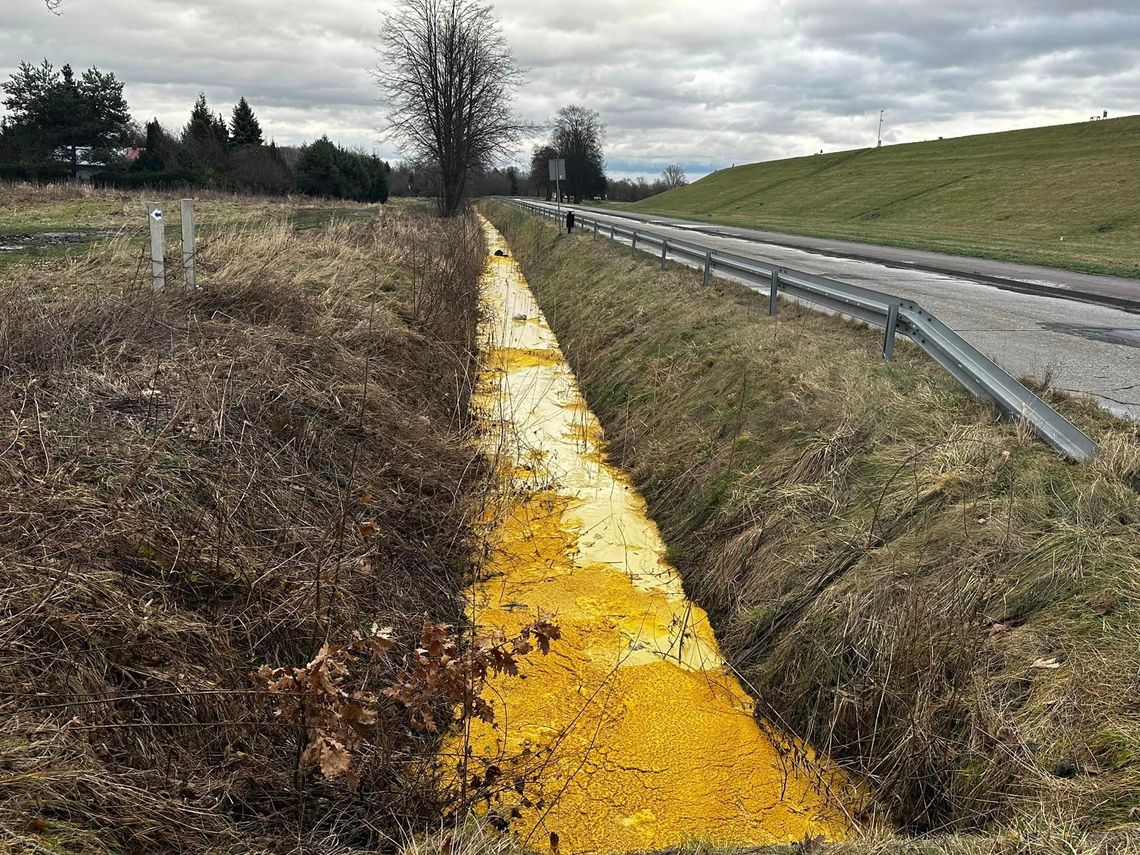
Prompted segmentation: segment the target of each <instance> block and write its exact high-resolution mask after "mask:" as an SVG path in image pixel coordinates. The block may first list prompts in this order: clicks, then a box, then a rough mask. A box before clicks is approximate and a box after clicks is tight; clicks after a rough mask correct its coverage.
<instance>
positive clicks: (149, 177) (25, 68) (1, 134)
mask: <svg viewBox="0 0 1140 855" xmlns="http://www.w3.org/2000/svg"><path fill="white" fill-rule="evenodd" d="M0 89H2V90H3V92H4V101H3V103H4V106H5V107H6V108H7V110H8V115H7V116H6V117H5V118H4V119H2V120H0V178H9V179H26V180H35V181H45V180H61V179H72V180H75V179H77V178H79V177H80V176H81V175H83V176H84V177H89V178H90V179H91V180H92V181H93V182H95V183H97V184H100V185H104V186H116V187H128V188H135V187H169V186H191V187H214V188H218V189H225V190H234V191H243V192H255V193H276V194H286V193H295V192H301V193H307V194H310V195H317V196H332V197H337V198H344V199H353V200H356V201H361V202H383V201H385V200H387V198H388V174H389V172H390V167H389V165H388V164H387V163H386V162H384V161H382V160H380V159H379V158H378V157H376V156H375V155H372V154H369V153H366V152H363V151H357V150H350V149H346V148H344V147H342V146H338V145H336V144H334V143H333V142H332V141H331V140H329V139H328V137H327V136H324V137H321V138H320V139H318V140H316V141H315V142H312V143H308V144H307V145H304V146H301V147H300V148H289V147H284V146H281V147H279V146H277V145H276V144H275V143H274V142H272V141H270V142H269V143H268V144H266V142H265V138H264V133H263V131H262V128H261V123H260V122H259V121H258V119H257V116H256V114H255V113H254V111H253V108H252V107H250V105H249V103H248V102H247V101H246V99H245V98H244V97H242V98H240V99H239V100H238V103H237V104H235V105H234V107H233V109H232V111H231V113H230V118H229V120H228V121H227V120H226V119H225V118H224V117H223V116H222V115H221V114H215V113H214V112H213V111H212V110H211V109H210V106H209V104H208V103H207V101H206V96H205V95H204V94H203V95H199V97H198V100H197V101H196V102H195V104H194V106H193V107H192V109H191V111H190V117H189V120H188V122H187V123H186V125H185V126H184V127H183V128H181V129H180V130H179V131H177V132H171V131H169V130H167V129H166V128H163V127H162V125H161V124H160V123H159V122H158V120H157V119H153V120H151V121H149V122H147V123H146V125H145V128H140V127H139V126H138V125H137V124H136V123H135V122H134V121H133V119H132V118H131V114H130V111H129V109H128V107H127V102H126V100H125V99H124V97H123V83H122V82H121V81H119V80H118V79H117V78H116V77H115V75H114V74H113V73H107V72H103V71H100V70H99V69H98V68H89V69H87V71H85V72H83V73H82V74H81V75H76V74H75V72H74V71H73V70H72V68H71V66H70V65H65V66H63V68H61V69H56V68H55V67H54V66H53V65H52V64H51V63H50V62H48V61H47V60H46V59H45V60H44V61H43V62H42V63H41V64H39V65H32V64H30V63H26V62H25V63H21V64H20V67H19V69H18V70H17V71H16V72H15V73H14V74H13V75H12V77H11V78H10V79H9V80H8V81H7V82H6V83H4V84H3V86H2V87H0Z"/></svg>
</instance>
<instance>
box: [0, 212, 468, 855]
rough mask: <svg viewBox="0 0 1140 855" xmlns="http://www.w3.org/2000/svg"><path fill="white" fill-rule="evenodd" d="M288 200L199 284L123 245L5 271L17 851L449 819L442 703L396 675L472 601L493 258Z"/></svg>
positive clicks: (459, 232)
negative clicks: (186, 283) (431, 722)
mask: <svg viewBox="0 0 1140 855" xmlns="http://www.w3.org/2000/svg"><path fill="white" fill-rule="evenodd" d="M244 204H246V203H245V202H244V201H243V200H241V199H236V198H235V199H234V200H233V202H232V206H233V208H235V209H236V208H240V206H242V205H244ZM248 204H249V206H250V213H251V216H252V213H253V212H255V211H261V210H264V203H262V202H258V201H250V202H249V203H248ZM280 213H281V214H282V216H280V217H277V218H275V219H273V220H271V221H270V222H268V223H265V222H264V221H263V220H262V221H259V222H255V223H252V224H251V225H250V227H247V228H244V229H231V230H227V231H225V232H224V233H222V234H220V235H219V236H218V237H217V238H216V239H215V240H213V241H212V242H211V243H210V246H209V247H208V249H207V250H206V251H203V252H202V254H201V257H200V259H199V262H200V265H199V270H200V273H199V282H200V284H201V287H200V288H199V289H195V290H185V289H183V288H182V287H181V286H180V285H179V284H176V283H175V282H174V281H172V282H171V283H170V285H169V287H168V289H167V291H166V292H165V293H164V294H161V295H155V294H153V293H152V292H151V289H150V284H149V273H148V272H146V271H141V270H140V269H139V265H138V257H139V244H138V242H137V241H136V242H132V239H131V238H130V236H125V237H120V238H115V239H112V240H110V241H107V242H105V243H101V244H100V245H99V246H97V247H96V248H95V249H93V250H92V251H91V252H90V253H85V254H84V255H83V256H82V257H75V258H71V259H66V260H64V261H63V262H62V263H61V264H60V265H57V266H52V267H51V268H50V269H46V268H44V267H43V266H42V265H24V266H13V267H9V268H6V270H5V271H4V275H3V277H2V278H0V319H2V320H0V409H2V411H3V412H4V413H5V414H6V416H5V425H4V427H3V428H0V639H3V643H2V644H0V651H2V653H0V661H2V662H3V665H4V668H3V676H2V677H0V786H2V789H3V793H4V798H3V799H2V800H0V849H5V847H6V846H10V847H12V848H13V851H29V852H33V851H34V852H47V851H50V852H69V853H91V855H95V853H107V852H121V853H137V852H219V853H220V852H300V851H303V852H310V853H317V854H318V855H320V854H321V853H324V855H330V853H344V852H350V851H352V852H359V851H377V850H380V851H390V850H392V849H394V848H395V846H396V845H398V842H399V841H401V840H403V839H404V838H405V837H406V835H408V834H409V833H411V830H415V829H424V828H427V827H431V826H433V825H435V824H437V823H438V821H439V816H440V815H441V813H442V812H444V811H446V810H448V809H449V802H448V798H449V795H448V794H447V793H445V792H442V791H441V788H440V787H439V786H438V781H437V779H436V777H435V775H434V774H433V767H434V764H435V759H434V757H435V751H436V742H437V738H436V737H435V736H433V735H432V734H430V733H425V732H424V730H425V728H424V727H422V726H420V727H417V726H416V722H415V721H414V715H412V714H411V712H412V710H411V706H410V705H411V704H413V703H415V704H418V707H416V708H415V709H416V710H418V711H419V713H420V715H421V717H422V716H423V715H424V709H425V708H426V707H427V706H429V705H430V706H432V707H433V709H434V711H435V713H436V714H437V715H440V716H442V717H443V718H446V717H447V716H448V715H449V710H450V709H451V704H450V702H449V701H447V700H441V699H440V698H439V697H437V696H432V695H430V694H428V693H423V692H421V693H409V692H407V691H404V690H403V688H402V687H401V686H400V685H399V684H398V682H397V681H398V680H399V679H400V678H399V676H398V674H399V673H400V672H401V670H406V669H402V668H401V657H402V656H403V655H405V654H406V653H407V652H408V651H412V650H415V649H416V648H417V647H418V645H419V642H420V638H421V631H422V630H423V629H424V623H425V621H428V622H433V623H447V624H452V625H455V624H458V623H461V622H462V615H463V603H462V597H461V591H462V589H463V585H464V582H465V578H466V574H467V573H468V572H469V570H470V567H471V563H472V556H471V552H472V550H473V548H474V547H473V543H472V530H471V527H470V525H469V522H470V518H471V517H472V516H473V515H474V514H477V512H478V511H477V508H476V504H477V501H478V499H479V495H480V491H481V489H482V485H483V482H484V478H483V476H484V475H485V468H484V466H483V464H482V462H481V458H480V456H479V454H478V452H477V450H476V449H475V447H474V445H473V444H472V443H470V442H469V441H468V436H467V431H468V426H467V411H468V401H469V397H470V394H471V391H472V387H473V383H474V376H475V370H476V343H475V331H476V321H477V288H478V281H479V277H480V275H481V273H482V271H483V266H484V259H485V254H486V247H485V245H484V243H483V240H482V235H481V233H480V232H479V230H478V228H477V226H476V224H475V223H474V221H473V219H471V218H456V219H453V220H449V221H441V220H439V219H438V218H436V217H434V216H430V215H428V214H426V213H423V212H420V211H418V210H417V209H415V208H412V207H405V208H397V209H386V210H385V211H384V212H383V213H382V214H381V213H380V211H379V209H373V216H372V217H371V218H370V219H369V221H367V222H361V221H356V222H353V223H343V222H340V223H337V222H327V223H324V224H323V225H321V226H320V227H314V228H311V229H306V230H303V231H297V230H295V229H294V228H293V227H292V225H291V223H290V222H289V220H288V219H287V216H288V214H289V211H288V209H283V210H281V211H280ZM207 218H208V215H207ZM207 225H209V223H208V224H207ZM393 686H395V688H397V689H400V690H401V691H400V692H399V694H398V695H397V696H395V697H389V696H388V695H386V694H385V692H384V689H385V688H391V687H393ZM399 700H403V701H404V703H400V702H398V701H399ZM394 841H395V842H394ZM5 851H7V850H6V849H5Z"/></svg>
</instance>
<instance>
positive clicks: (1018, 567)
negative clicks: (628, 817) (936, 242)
mask: <svg viewBox="0 0 1140 855" xmlns="http://www.w3.org/2000/svg"><path fill="white" fill-rule="evenodd" d="M485 213H487V215H488V216H489V217H490V219H491V220H492V221H493V222H494V224H495V225H496V226H497V227H498V228H499V229H500V231H502V232H503V233H504V234H505V236H506V237H507V239H508V241H509V243H510V245H511V247H512V249H513V251H514V254H515V256H516V258H517V259H518V261H519V262H520V264H521V265H522V268H523V272H524V273H525V275H526V276H527V279H528V280H529V282H530V284H531V287H532V288H533V290H534V292H535V294H536V296H537V299H538V302H539V304H540V306H541V308H542V309H543V311H544V313H545V315H546V318H547V320H548V321H549V323H550V325H551V327H552V328H553V330H554V332H555V334H556V335H557V336H558V339H559V341H560V343H561V345H562V348H563V350H564V352H565V353H566V356H567V358H568V361H569V363H570V365H571V366H572V367H573V369H574V371H575V374H576V375H577V377H578V380H579V382H580V384H581V386H582V389H583V391H584V394H585V397H586V399H587V402H588V403H589V405H590V407H591V409H592V410H593V411H594V412H595V413H596V414H597V416H598V417H599V419H600V420H601V423H602V426H603V428H604V430H605V435H606V450H607V453H608V455H609V456H610V458H611V459H612V460H614V461H615V462H616V463H618V464H619V465H621V466H622V467H623V468H624V469H625V470H626V471H628V472H630V473H631V475H632V480H633V482H634V484H635V485H636V486H637V487H638V488H639V489H640V490H641V491H642V493H643V495H644V496H645V498H646V501H647V503H648V507H649V511H650V513H651V516H652V517H653V519H654V520H655V522H656V523H657V525H658V526H659V527H660V529H661V532H662V535H663V537H664V540H665V542H666V544H668V547H669V550H670V558H671V559H672V560H673V563H674V564H675V565H676V566H677V567H678V569H679V570H680V572H681V574H682V577H683V580H684V586H685V590H686V593H687V594H688V595H689V596H690V597H691V598H692V599H693V600H694V601H695V602H696V603H697V604H698V605H700V606H701V607H703V608H704V609H706V610H707V612H708V613H709V616H710V619H711V621H712V625H713V627H714V629H715V630H716V633H717V637H718V639H719V640H720V643H721V648H722V650H723V652H724V653H725V655H726V656H727V658H728V660H729V661H730V663H731V664H732V665H733V666H734V667H735V668H736V669H737V670H738V671H739V673H740V674H741V675H742V677H743V678H744V682H745V684H746V685H747V686H749V688H750V691H751V692H752V694H753V697H754V699H755V701H756V706H757V710H758V712H759V713H760V714H761V715H763V716H766V717H767V718H769V719H771V720H772V721H774V722H777V723H779V724H780V725H781V726H783V727H785V728H786V729H788V730H789V731H790V732H792V733H793V734H795V735H796V736H797V737H799V738H801V739H803V740H805V741H806V742H809V743H810V744H812V745H814V746H815V747H816V748H817V749H818V750H819V751H821V752H823V753H825V754H827V755H829V756H831V757H833V758H835V759H837V760H838V761H839V762H840V763H841V764H842V765H844V766H845V767H846V768H847V769H848V770H849V771H851V772H852V773H854V774H856V775H857V776H859V777H860V778H862V779H864V780H866V781H867V782H868V783H869V784H870V786H871V787H872V788H873V789H874V791H875V793H876V796H877V801H878V804H879V806H880V807H881V809H882V810H883V811H884V812H885V813H886V815H887V817H888V818H889V819H890V821H891V822H892V823H894V824H896V825H897V826H899V827H901V828H903V829H905V830H907V831H910V832H915V833H924V834H925V833H932V832H948V831H965V832H985V833H993V834H996V835H1001V834H1002V833H1003V832H1006V831H1008V830H1009V829H1011V828H1015V827H1016V828H1017V829H1018V832H1017V833H1018V834H1021V835H1025V834H1029V835H1037V836H1038V837H1039V838H1041V839H1042V840H1044V839H1047V838H1048V839H1052V838H1051V836H1057V835H1061V836H1065V835H1076V836H1077V837H1081V836H1083V835H1086V834H1094V835H1099V834H1102V833H1104V834H1107V833H1112V834H1126V835H1127V834H1129V833H1130V830H1131V831H1134V830H1135V828H1136V823H1137V822H1138V820H1140V816H1138V815H1137V812H1138V811H1137V807H1138V806H1137V799H1136V795H1135V793H1136V792H1137V791H1138V789H1137V787H1138V786H1140V764H1138V761H1140V705H1137V704H1136V703H1135V698H1136V696H1137V691H1138V689H1140V676H1138V675H1140V646H1138V645H1137V643H1136V638H1137V635H1138V633H1140V619H1138V616H1140V602H1138V594H1137V591H1138V590H1140V588H1138V586H1137V583H1138V582H1140V497H1138V494H1137V487H1138V486H1140V437H1138V435H1137V429H1136V426H1135V425H1133V424H1131V423H1125V422H1120V421H1116V420H1114V419H1112V418H1111V417H1110V416H1108V415H1106V414H1104V413H1103V412H1101V411H1100V410H1098V408H1096V407H1095V405H1092V404H1091V403H1088V404H1086V403H1083V402H1078V401H1065V400H1059V399H1056V396H1054V395H1053V394H1052V393H1050V392H1049V391H1048V390H1044V392H1043V393H1044V394H1045V395H1046V396H1047V397H1049V398H1050V401H1051V403H1054V404H1055V405H1057V406H1059V407H1061V408H1062V409H1063V410H1064V411H1065V412H1066V414H1067V415H1069V416H1070V417H1071V418H1073V419H1075V420H1077V421H1078V423H1079V424H1080V425H1081V426H1082V428H1083V429H1085V430H1086V431H1089V432H1090V433H1091V435H1093V437H1094V438H1095V439H1096V440H1097V441H1098V442H1099V443H1100V445H1101V449H1102V452H1101V454H1100V456H1099V457H1098V458H1097V460H1096V461H1094V462H1093V463H1091V464H1088V465H1084V466H1074V465H1070V464H1066V463H1065V462H1063V461H1062V460H1060V459H1059V458H1058V457H1057V456H1055V455H1054V454H1053V453H1052V452H1050V451H1049V449H1048V448H1046V447H1045V446H1043V445H1041V444H1040V443H1038V442H1037V441H1036V440H1035V439H1033V437H1032V436H1031V435H1030V434H1029V432H1028V431H1027V430H1025V429H1023V428H1022V427H1020V426H1018V425H1016V424H1009V423H1002V422H999V421H997V420H996V414H995V413H994V411H993V410H992V409H990V408H989V407H987V406H985V405H982V404H979V403H977V402H974V401H973V400H971V399H969V398H968V397H967V396H966V395H965V393H963V392H961V391H960V390H959V389H958V388H956V387H955V386H954V385H953V383H952V381H950V380H949V379H948V378H946V377H945V376H943V375H941V374H940V372H939V370H938V369H937V368H936V367H935V366H933V365H931V364H930V363H928V362H927V361H926V360H925V357H923V355H922V354H921V353H920V352H919V351H917V349H914V348H911V347H908V346H903V347H901V348H900V349H899V350H898V351H897V352H896V358H895V360H894V361H893V362H892V363H890V364H886V363H884V362H883V361H882V360H881V357H880V356H879V354H878V349H879V336H878V335H877V334H876V333H875V332H873V331H870V330H867V329H865V328H863V327H861V326H860V325H858V324H854V323H849V322H845V321H843V320H840V319H837V318H831V317H827V316H824V315H821V314H817V313H814V312H811V311H809V310H806V309H803V308H801V307H798V306H796V305H794V304H790V303H783V304H782V305H781V310H780V314H779V315H778V316H777V317H776V318H774V319H773V318H769V317H768V316H767V311H766V310H767V306H766V301H764V300H761V299H758V298H757V296H756V295H755V294H754V293H753V292H750V291H748V290H747V289H745V288H743V287H740V286H737V285H735V284H732V283H727V282H721V281H715V282H714V285H713V286H712V287H709V288H705V287H703V286H702V284H701V279H700V276H699V274H697V273H695V272H693V271H690V270H688V269H685V268H682V267H680V266H677V265H671V266H670V267H669V269H668V270H667V271H665V272H662V271H661V270H660V268H659V265H658V263H657V262H655V261H654V260H653V259H651V258H648V257H644V258H643V257H638V256H633V255H631V254H630V251H629V250H628V249H622V248H618V247H614V246H610V245H608V244H607V243H606V242H605V241H604V240H602V239H594V238H591V237H590V236H587V235H575V236H572V237H568V236H565V235H558V234H557V233H556V230H555V228H554V227H553V225H548V224H546V223H545V222H543V221H540V220H539V219H537V218H534V217H530V216H528V215H526V214H523V213H522V212H520V211H517V210H515V209H513V208H509V207H508V206H505V205H502V204H497V203H491V204H488V205H486V207H485Z"/></svg>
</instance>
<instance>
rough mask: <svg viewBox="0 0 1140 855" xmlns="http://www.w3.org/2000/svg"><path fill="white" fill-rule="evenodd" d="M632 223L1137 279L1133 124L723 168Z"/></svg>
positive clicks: (1139, 166) (1138, 203) (1139, 172)
mask: <svg viewBox="0 0 1140 855" xmlns="http://www.w3.org/2000/svg"><path fill="white" fill-rule="evenodd" d="M632 207H633V209H634V210H637V211H641V212H645V213H657V214H668V215H675V216H680V217H687V218H690V219H695V220H703V221H707V222H717V223H726V224H731V225H738V226H747V227H751V228H762V229H772V230H775V231H784V232H790V233H795V234H805V235H815V236H820V237H834V238H843V239H848V240H861V241H868V242H871V243H881V244H890V245H895V246H908V247H914V248H919V249H933V250H940V251H943V252H951V253H959V254H965V255H978V256H985V257H991V258H1002V259H1010V260H1017V261H1027V262H1032V263H1036V264H1046V265H1051V266H1055V267H1067V268H1071V269H1075V270H1087V271H1092V272H1099V273H1115V274H1121V275H1131V276H1136V275H1140V116H1128V117H1125V118H1121V119H1109V120H1107V121H1100V122H1084V123H1081V124H1074V125H1058V126H1056V127H1048V128H1033V129H1030V130H1021V131H1007V132H1005V133H999V134H983V135H978V136H970V137H961V138H958V139H948V140H934V141H931V142H921V143H909V144H906V145H895V146H886V147H884V148H881V149H873V148H869V149H858V150H855V151H845V152H837V153H834V154H825V155H815V156H810V157H798V158H791V159H788V160H777V161H770V162H767V163H754V164H749V165H747V166H738V167H735V168H733V169H723V170H721V171H719V172H715V173H713V174H712V175H709V176H707V177H706V178H703V179H701V180H700V181H697V182H695V183H693V184H690V185H688V186H685V187H681V188H678V189H676V190H672V191H670V192H668V193H664V194H662V195H660V196H656V197H653V198H651V199H647V200H645V201H643V202H640V203H638V204H637V205H634V206H632Z"/></svg>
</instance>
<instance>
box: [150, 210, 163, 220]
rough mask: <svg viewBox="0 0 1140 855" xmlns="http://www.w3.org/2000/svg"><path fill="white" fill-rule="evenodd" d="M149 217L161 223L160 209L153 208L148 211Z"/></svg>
mask: <svg viewBox="0 0 1140 855" xmlns="http://www.w3.org/2000/svg"><path fill="white" fill-rule="evenodd" d="M150 218H151V219H152V220H154V221H155V222H156V223H161V222H162V211H160V210H158V208H155V209H154V210H153V211H151V212H150Z"/></svg>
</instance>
